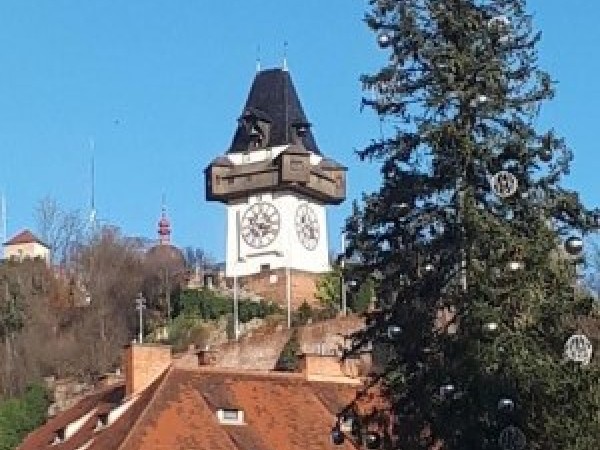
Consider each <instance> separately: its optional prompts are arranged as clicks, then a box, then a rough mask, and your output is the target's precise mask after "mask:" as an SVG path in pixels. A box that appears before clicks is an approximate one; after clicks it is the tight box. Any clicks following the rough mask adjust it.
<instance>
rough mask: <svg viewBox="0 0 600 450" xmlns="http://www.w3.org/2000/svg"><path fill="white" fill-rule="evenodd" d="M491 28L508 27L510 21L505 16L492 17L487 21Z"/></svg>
mask: <svg viewBox="0 0 600 450" xmlns="http://www.w3.org/2000/svg"><path fill="white" fill-rule="evenodd" d="M488 25H489V26H490V27H491V28H506V27H508V26H509V25H510V20H508V17H506V16H494V17H492V18H491V19H490V20H489V21H488Z"/></svg>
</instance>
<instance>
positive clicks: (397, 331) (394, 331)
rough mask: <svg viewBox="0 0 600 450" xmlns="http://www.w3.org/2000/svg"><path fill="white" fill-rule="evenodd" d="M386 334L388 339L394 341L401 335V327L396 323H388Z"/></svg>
mask: <svg viewBox="0 0 600 450" xmlns="http://www.w3.org/2000/svg"><path fill="white" fill-rule="evenodd" d="M387 336H388V338H389V339H390V341H396V340H398V339H399V338H400V336H402V328H401V327H399V326H398V325H390V326H388V329H387Z"/></svg>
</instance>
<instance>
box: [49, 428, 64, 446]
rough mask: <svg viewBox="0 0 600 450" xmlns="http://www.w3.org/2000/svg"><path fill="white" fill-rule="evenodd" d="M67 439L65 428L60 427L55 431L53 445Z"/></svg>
mask: <svg viewBox="0 0 600 450" xmlns="http://www.w3.org/2000/svg"><path fill="white" fill-rule="evenodd" d="M64 441H65V429H64V428H60V429H58V430H56V431H55V432H54V438H53V439H52V445H58V444H61V443H63V442H64Z"/></svg>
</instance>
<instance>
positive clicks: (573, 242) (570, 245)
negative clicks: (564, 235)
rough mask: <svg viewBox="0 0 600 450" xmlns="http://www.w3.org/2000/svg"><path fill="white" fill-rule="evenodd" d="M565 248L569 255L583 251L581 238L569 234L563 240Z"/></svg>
mask: <svg viewBox="0 0 600 450" xmlns="http://www.w3.org/2000/svg"><path fill="white" fill-rule="evenodd" d="M565 250H566V251H567V253H568V254H569V255H571V256H577V255H579V254H581V252H582V251H583V240H582V239H581V238H580V237H577V236H571V237H570V238H568V239H567V240H566V241H565Z"/></svg>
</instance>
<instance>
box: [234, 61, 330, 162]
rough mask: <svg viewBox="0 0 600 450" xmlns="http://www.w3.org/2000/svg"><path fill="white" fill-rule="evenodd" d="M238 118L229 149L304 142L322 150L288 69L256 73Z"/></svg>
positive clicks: (249, 148) (238, 149) (308, 145)
mask: <svg viewBox="0 0 600 450" xmlns="http://www.w3.org/2000/svg"><path fill="white" fill-rule="evenodd" d="M238 122H239V124H238V127H237V130H236V132H235V135H234V137H233V141H232V143H231V146H230V148H229V150H228V151H227V153H243V152H248V151H251V150H256V149H258V148H267V147H274V146H278V145H288V144H302V146H303V147H304V148H305V149H306V150H308V151H310V152H312V153H315V154H318V155H320V154H321V152H320V151H319V148H318V147H317V144H316V142H315V138H314V136H313V135H312V132H311V130H310V123H309V122H308V120H307V118H306V115H305V114H304V111H303V109H302V105H301V104H300V100H299V98H298V94H297V93H296V89H295V88H294V84H293V83H292V78H291V77H290V74H289V72H288V71H287V70H285V69H268V70H262V71H260V72H258V73H257V74H256V77H255V78H254V82H253V83H252V87H251V88H250V93H249V94H248V99H247V100H246V105H245V106H244V109H243V111H242V115H241V117H240V119H239V120H238Z"/></svg>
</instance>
